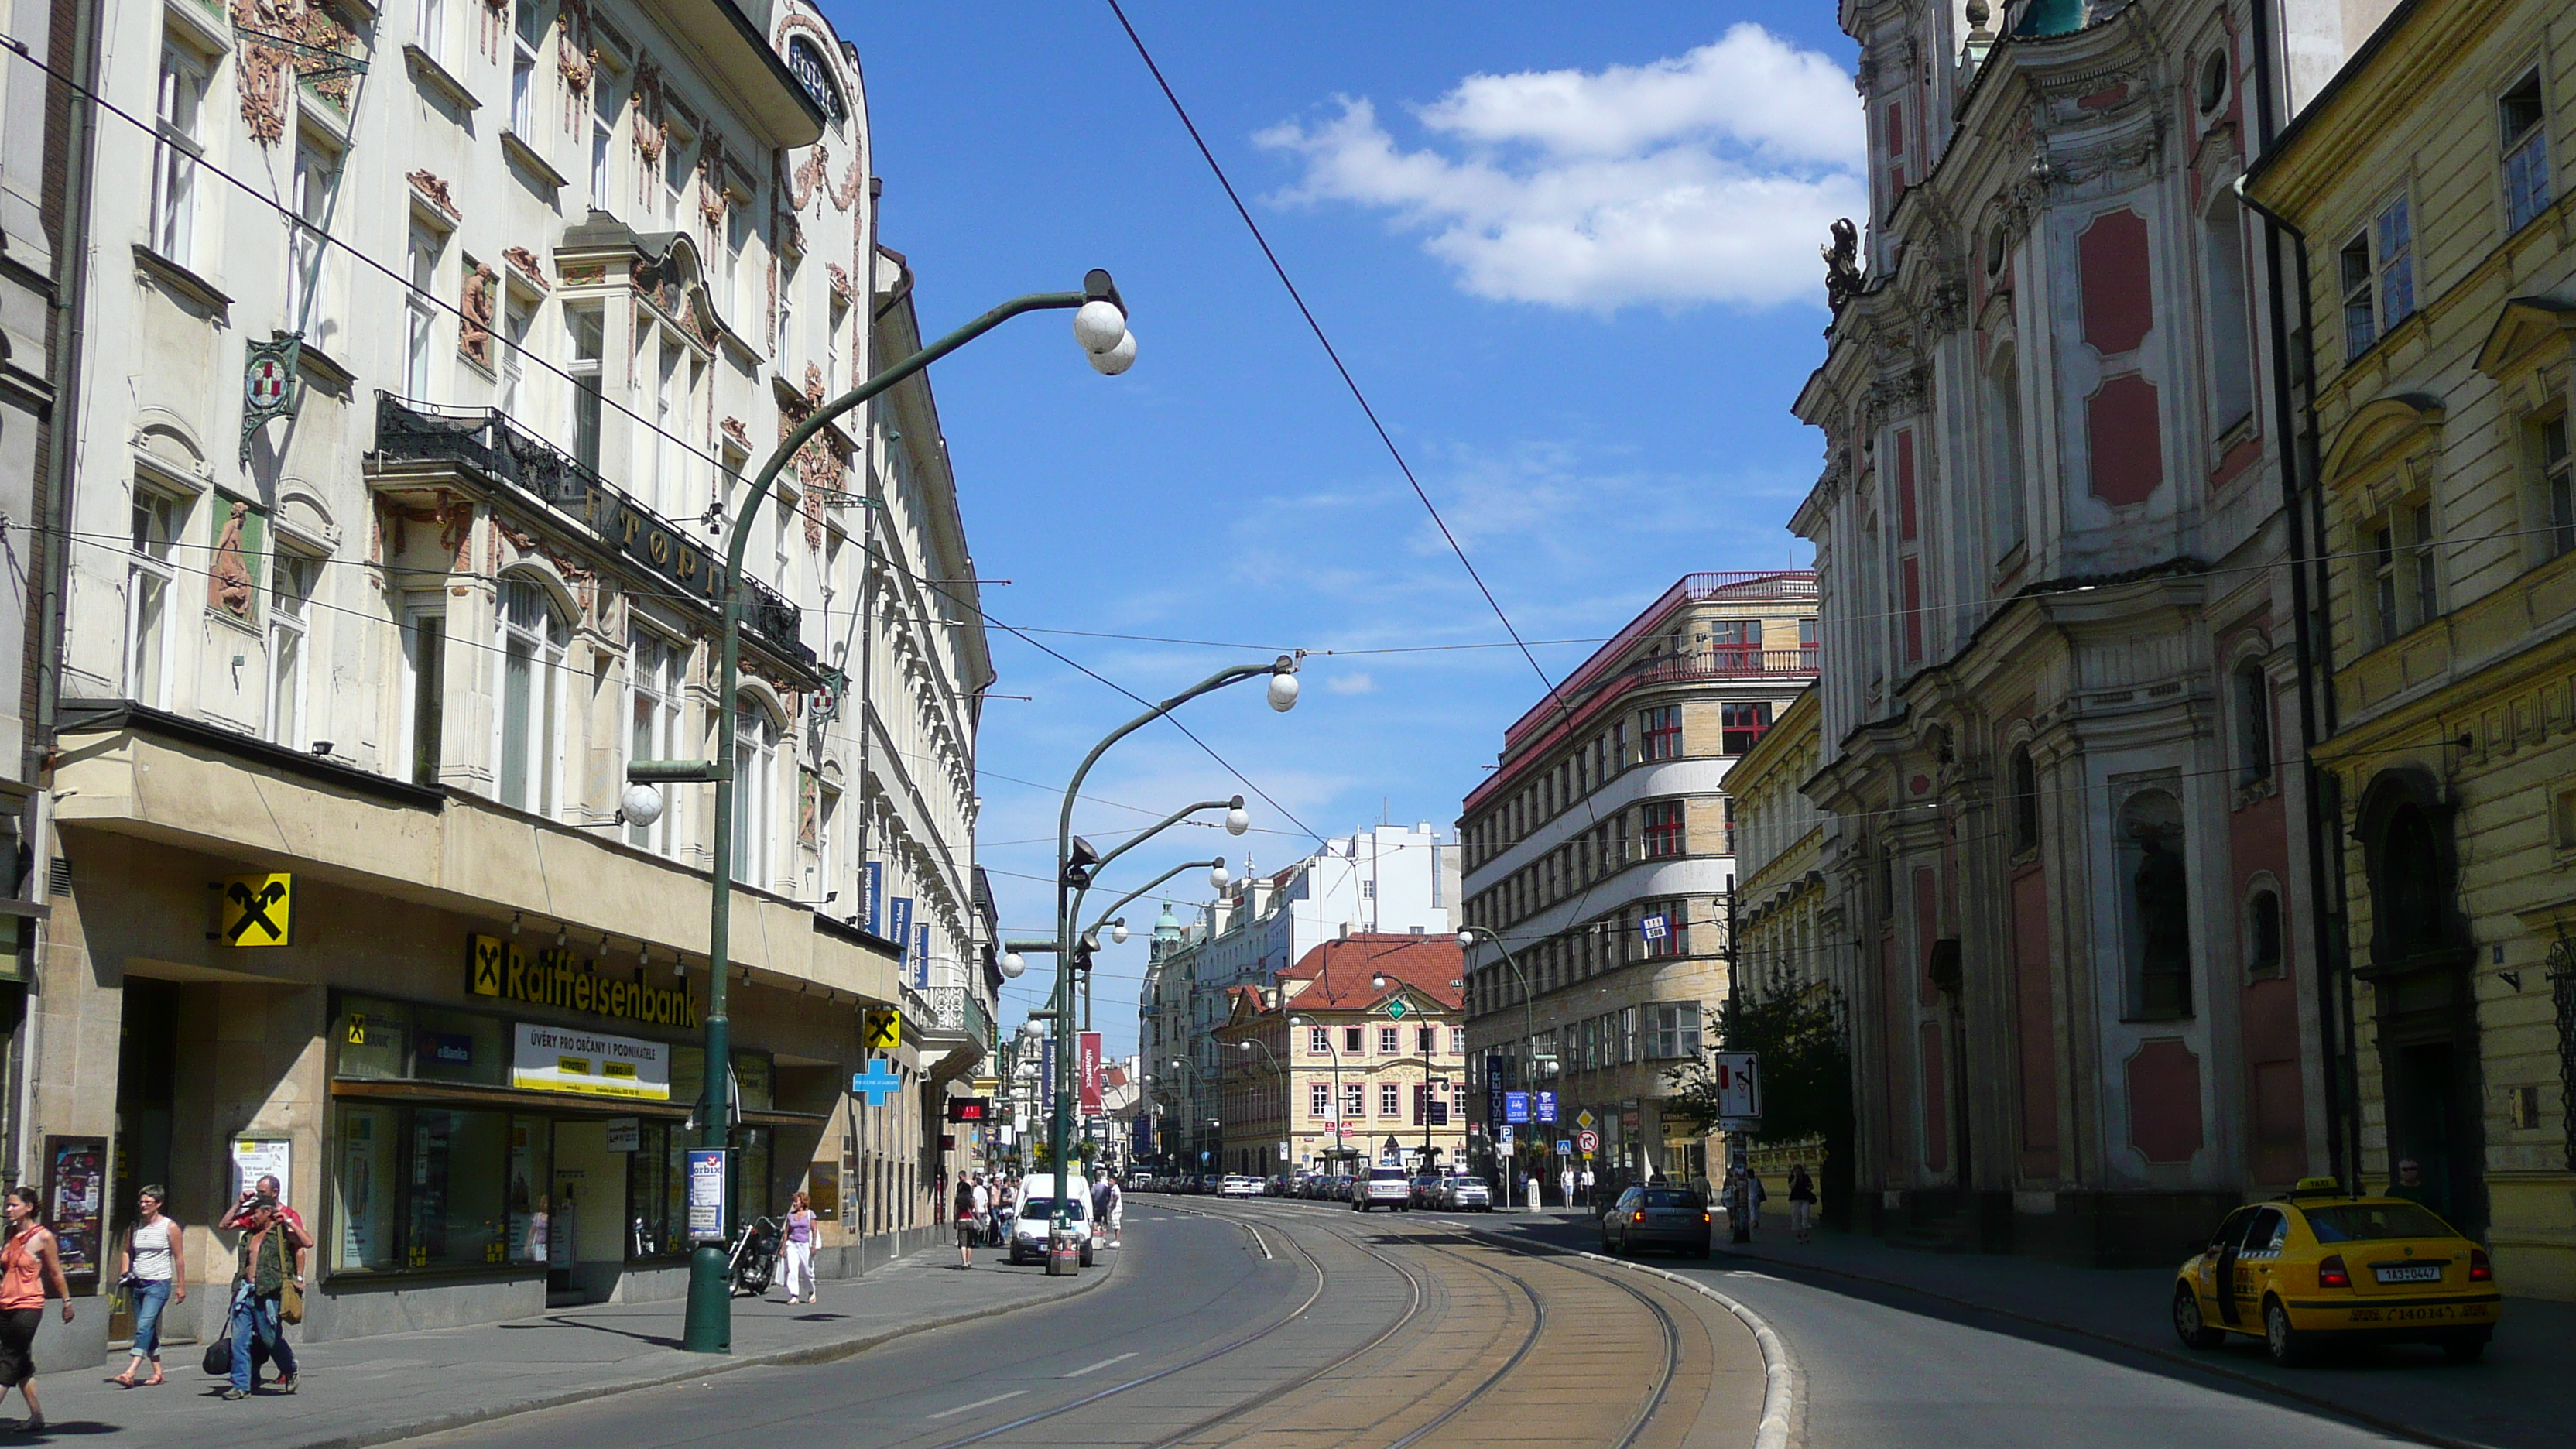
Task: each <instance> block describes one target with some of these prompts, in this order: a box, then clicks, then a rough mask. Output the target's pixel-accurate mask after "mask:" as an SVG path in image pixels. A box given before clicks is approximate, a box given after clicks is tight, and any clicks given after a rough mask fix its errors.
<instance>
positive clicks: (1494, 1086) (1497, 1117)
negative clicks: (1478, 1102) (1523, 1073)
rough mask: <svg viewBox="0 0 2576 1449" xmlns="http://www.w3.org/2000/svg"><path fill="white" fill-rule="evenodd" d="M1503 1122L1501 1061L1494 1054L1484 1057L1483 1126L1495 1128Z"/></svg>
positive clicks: (1500, 1058)
mask: <svg viewBox="0 0 2576 1449" xmlns="http://www.w3.org/2000/svg"><path fill="white" fill-rule="evenodd" d="M1502 1120H1503V1059H1502V1057H1501V1056H1499V1055H1497V1054H1494V1053H1490V1052H1489V1053H1487V1054H1486V1056H1485V1125H1486V1126H1487V1127H1495V1126H1499V1125H1501V1123H1502Z"/></svg>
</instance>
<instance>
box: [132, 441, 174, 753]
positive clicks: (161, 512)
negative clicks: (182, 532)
mask: <svg viewBox="0 0 2576 1449" xmlns="http://www.w3.org/2000/svg"><path fill="white" fill-rule="evenodd" d="M186 514H187V506H186V505H185V504H183V503H181V502H180V501H179V500H178V499H176V498H173V497H171V496H170V495H168V494H166V493H155V492H153V491H151V490H150V489H148V488H145V487H142V486H141V485H139V484H138V485H137V486H136V487H135V490H134V521H133V543H134V556H133V557H132V558H131V559H130V560H128V562H127V563H126V566H125V695H126V698H128V699H131V700H133V701H134V702H135V703H136V704H142V705H149V706H151V707H152V708H154V709H168V708H169V707H170V640H171V637H172V631H171V628H170V582H171V575H172V572H173V571H172V569H171V565H170V552H171V548H172V546H173V545H174V544H175V543H176V541H177V540H178V537H179V521H180V519H182V518H183V517H185V516H186Z"/></svg>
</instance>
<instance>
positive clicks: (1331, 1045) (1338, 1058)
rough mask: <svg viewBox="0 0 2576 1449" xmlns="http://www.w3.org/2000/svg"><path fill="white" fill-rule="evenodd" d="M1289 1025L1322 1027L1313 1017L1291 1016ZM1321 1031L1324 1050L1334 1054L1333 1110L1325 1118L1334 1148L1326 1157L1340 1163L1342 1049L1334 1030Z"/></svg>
mask: <svg viewBox="0 0 2576 1449" xmlns="http://www.w3.org/2000/svg"><path fill="white" fill-rule="evenodd" d="M1288 1025H1289V1026H1290V1027H1292V1028H1293V1027H1300V1026H1302V1027H1305V1028H1307V1029H1308V1030H1315V1029H1318V1027H1319V1026H1320V1024H1319V1023H1318V1022H1317V1021H1316V1020H1315V1018H1313V1017H1311V1016H1291V1017H1289V1018H1288ZM1321 1030H1322V1031H1323V1033H1324V1049H1325V1050H1326V1051H1329V1052H1331V1053H1332V1054H1333V1110H1332V1111H1331V1112H1330V1113H1327V1114H1326V1115H1325V1118H1324V1120H1325V1121H1327V1122H1330V1123H1332V1124H1333V1146H1332V1150H1331V1151H1329V1152H1327V1153H1325V1154H1324V1156H1325V1157H1326V1158H1327V1159H1329V1160H1331V1161H1334V1162H1339V1161H1340V1160H1341V1158H1342V1048H1341V1044H1340V1043H1338V1042H1336V1041H1334V1040H1333V1032H1332V1028H1330V1027H1321Z"/></svg>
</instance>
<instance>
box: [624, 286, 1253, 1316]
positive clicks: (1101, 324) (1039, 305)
mask: <svg viewBox="0 0 2576 1449" xmlns="http://www.w3.org/2000/svg"><path fill="white" fill-rule="evenodd" d="M1060 310H1070V311H1071V312H1072V313H1073V335H1074V340H1075V341H1076V342H1077V343H1079V344H1080V345H1081V347H1082V350H1083V355H1084V356H1085V357H1086V358H1087V359H1088V360H1089V361H1090V363H1091V366H1092V369H1093V370H1094V371H1096V372H1099V373H1102V374H1104V375H1106V376H1110V377H1115V376H1117V375H1118V374H1120V373H1122V372H1125V371H1126V370H1127V369H1128V368H1129V367H1130V366H1132V365H1134V363H1135V361H1136V334H1135V333H1134V332H1133V331H1132V330H1130V329H1129V327H1128V325H1127V304H1126V301H1125V300H1124V299H1123V298H1121V297H1120V296H1119V295H1118V287H1117V284H1116V283H1115V282H1113V281H1111V280H1110V276H1109V273H1107V272H1106V271H1103V270H1100V269H1099V268H1096V267H1095V268H1093V269H1092V270H1091V271H1089V272H1087V273H1085V274H1084V276H1083V279H1082V290H1081V291H1079V292H1033V293H1030V294H1029V295H1027V296H1024V297H1014V298H1012V299H1011V300H1010V301H1008V302H1004V303H1003V304H1002V305H1000V306H998V307H995V308H994V309H993V310H991V311H989V312H986V313H985V314H984V315H982V316H980V317H978V318H976V319H975V320H974V321H972V322H969V323H967V324H966V325H965V326H963V327H960V328H958V329H957V330H956V331H954V332H951V333H949V334H948V335H947V336H945V337H942V338H940V339H939V340H938V341H936V342H933V343H931V344H930V345H929V346H927V347H924V348H922V349H921V350H920V351H918V352H915V353H913V354H912V355H911V356H909V357H906V358H904V359H903V360H902V361H900V362H897V363H895V364H894V365H893V366H891V367H889V368H887V369H885V370H884V371H882V372H880V373H878V374H877V375H876V376H874V377H871V378H869V379H868V380H867V381H865V382H863V383H860V384H859V385H858V386H857V387H854V388H852V389H850V390H849V391H848V392H845V393H842V394H841V395H840V396H838V397H836V398H833V399H831V400H830V401H828V402H825V403H823V404H822V405H821V406H819V407H817V408H815V409H814V411H813V414H812V415H811V416H809V417H807V418H806V419H805V421H804V422H802V423H800V424H798V425H797V426H796V427H795V428H794V429H793V430H792V431H790V432H789V433H788V434H787V436H786V437H785V438H782V439H780V440H779V443H778V446H777V447H776V448H773V449H772V450H770V454H769V457H768V459H767V460H766V461H765V462H763V463H762V464H761V467H760V473H759V475H758V476H757V477H756V478H754V479H753V481H752V484H751V488H750V491H749V493H748V494H747V495H746V496H745V497H744V499H743V505H742V512H741V514H740V515H739V516H738V517H736V518H735V519H734V520H733V536H732V538H731V539H730V540H729V541H728V542H727V543H726V545H725V561H724V573H723V575H722V577H721V579H720V586H721V589H722V593H723V608H722V610H721V611H720V613H721V618H720V621H719V624H718V627H717V632H716V661H717V662H716V691H715V694H716V753H715V758H714V759H712V760H636V761H633V762H631V763H629V765H628V766H627V770H626V779H627V782H628V783H627V787H626V790H625V793H624V796H623V798H622V799H621V800H620V802H619V803H620V806H621V811H620V813H621V814H622V815H623V816H624V817H625V819H627V820H628V821H630V822H632V823H634V824H638V825H650V824H652V823H653V822H654V821H655V820H658V819H660V818H661V814H662V805H663V802H662V793H661V791H660V790H659V789H657V788H655V787H657V786H660V785H666V784H679V783H684V782H686V783H703V784H713V785H714V786H715V787H716V791H715V793H716V798H715V842H714V843H715V849H714V851H713V859H712V860H711V861H710V868H709V872H708V876H709V879H710V881H711V882H712V883H713V893H712V899H711V900H710V902H709V905H708V911H707V1012H706V1072H705V1074H704V1075H705V1084H704V1086H703V1087H702V1088H701V1089H700V1096H699V1100H698V1114H697V1115H698V1129H699V1135H698V1141H699V1145H700V1146H701V1147H702V1148H711V1149H718V1150H721V1149H724V1148H726V1147H729V1146H730V1145H731V1143H732V1139H733V1118H732V1112H731V1104H730V1093H729V1091H728V1087H729V1084H730V1082H731V1080H732V1076H733V1072H732V1061H733V1056H732V1047H733V1040H732V1034H733V1024H732V1019H731V1017H730V1016H729V1014H728V1012H727V1007H726V990H725V987H726V984H727V976H728V974H729V972H730V969H731V964H732V962H731V945H732V934H731V932H732V921H733V889H732V887H733V864H734V861H733V851H734V839H733V793H734V785H735V780H734V732H735V728H736V718H735V716H736V709H735V704H734V693H735V690H736V688H737V687H738V685H739V683H740V671H741V667H742V604H743V592H744V591H743V587H742V556H743V551H744V549H745V548H746V547H747V546H748V545H749V544H750V542H751V534H752V528H751V524H752V520H753V518H754V517H755V516H757V515H758V514H759V512H760V505H761V503H762V502H763V501H764V500H766V499H767V498H768V497H769V494H770V490H771V489H772V488H774V487H776V486H777V482H778V475H779V473H780V472H782V471H783V470H784V469H785V468H786V466H787V464H788V463H789V461H790V460H792V459H793V458H795V457H796V455H797V454H798V453H799V452H801V451H803V449H804V447H805V445H806V444H807V443H808V442H811V441H812V440H813V439H814V437H815V436H816V435H817V434H819V433H821V432H822V431H823V429H824V428H826V427H829V426H830V425H831V424H832V423H833V422H834V421H836V420H838V419H839V418H840V417H842V416H843V415H844V414H846V413H849V412H850V411H852V410H853V409H856V408H860V407H863V406H865V405H866V404H867V403H868V402H869V401H870V400H871V399H873V398H875V397H876V396H877V395H878V394H880V393H883V392H884V391H886V390H887V389H888V388H891V387H893V386H894V385H895V384H896V383H899V382H902V381H903V380H904V379H905V378H908V377H910V376H912V375H913V374H914V373H917V372H920V371H921V370H922V369H924V368H926V367H928V366H930V364H932V363H934V362H937V361H938V360H939V359H941V358H943V357H946V356H947V355H948V354H949V353H951V352H954V351H956V350H957V349H958V348H960V347H963V346H965V345H966V344H967V343H969V342H972V341H974V340H975V339H976V338H978V337H981V336H983V335H984V334H985V333H987V332H990V331H992V330H993V329H994V328H996V327H999V326H1000V325H1002V324H1003V323H1004V322H1007V321H1009V320H1010V319H1012V318H1014V317H1017V316H1019V315H1021V314H1022V313H1025V312H1046V311H1060ZM871 501H873V500H871ZM1290 698H1291V699H1292V700H1293V699H1294V698H1295V695H1294V692H1293V691H1292V692H1291V694H1290ZM1283 708H1284V706H1283ZM728 1166H729V1164H728ZM1061 1175H1062V1168H1061V1166H1060V1165H1059V1168H1058V1176H1059V1179H1061ZM692 1176H693V1178H694V1171H693V1173H692ZM731 1177H732V1173H731V1172H730V1171H729V1170H728V1171H727V1172H725V1173H724V1174H723V1180H724V1181H723V1185H722V1187H721V1188H719V1189H718V1193H719V1198H718V1202H717V1203H716V1204H715V1206H716V1207H717V1208H718V1211H717V1212H716V1214H715V1215H714V1216H715V1218H716V1220H717V1223H718V1224H719V1227H720V1229H721V1227H729V1226H730V1225H731V1220H732V1216H733V1214H732V1202H731V1200H730V1199H731V1195H732V1185H731ZM690 1190H691V1195H692V1197H694V1196H695V1195H696V1191H697V1189H696V1184H695V1182H694V1181H693V1182H692V1184H691V1189H690ZM1057 1196H1058V1197H1059V1198H1061V1197H1062V1196H1063V1188H1062V1183H1061V1180H1059V1182H1058V1186H1057ZM700 1206H701V1205H700V1204H699V1203H697V1202H694V1201H693V1202H692V1203H691V1204H690V1207H691V1216H692V1218H693V1219H694V1218H695V1217H696V1216H697V1212H698V1209H699V1207H700ZM690 1236H691V1237H693V1238H697V1239H698V1242H697V1246H696V1248H695V1250H694V1251H693V1252H692V1253H691V1254H690V1257H689V1302H688V1318H687V1324H686V1327H685V1328H684V1329H683V1331H682V1335H681V1340H680V1346H681V1347H682V1348H683V1349H686V1350H687V1351H689V1352H691V1353H730V1352H732V1351H733V1292H732V1289H731V1287H730V1286H729V1285H728V1284H727V1283H726V1281H725V1248H724V1244H723V1242H722V1241H721V1239H720V1238H719V1237H717V1236H714V1235H709V1236H705V1237H701V1236H700V1232H699V1229H698V1228H697V1227H696V1225H695V1223H693V1224H692V1228H691V1233H690Z"/></svg>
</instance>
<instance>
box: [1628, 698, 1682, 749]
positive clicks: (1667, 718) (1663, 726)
mask: <svg viewBox="0 0 2576 1449" xmlns="http://www.w3.org/2000/svg"><path fill="white" fill-rule="evenodd" d="M1637 738H1638V739H1639V740H1640V741H1641V742H1642V743H1643V745H1644V747H1645V748H1644V755H1645V758H1647V759H1649V760H1669V759H1672V758H1674V757H1675V756H1678V755H1679V754H1681V752H1682V709H1681V706H1680V705H1677V704H1667V705H1659V706H1657V707H1655V708H1653V709H1650V710H1647V711H1645V712H1644V713H1643V714H1640V715H1639V716H1638V717H1637Z"/></svg>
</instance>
